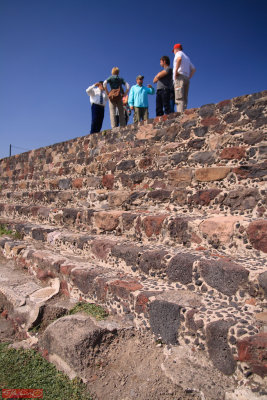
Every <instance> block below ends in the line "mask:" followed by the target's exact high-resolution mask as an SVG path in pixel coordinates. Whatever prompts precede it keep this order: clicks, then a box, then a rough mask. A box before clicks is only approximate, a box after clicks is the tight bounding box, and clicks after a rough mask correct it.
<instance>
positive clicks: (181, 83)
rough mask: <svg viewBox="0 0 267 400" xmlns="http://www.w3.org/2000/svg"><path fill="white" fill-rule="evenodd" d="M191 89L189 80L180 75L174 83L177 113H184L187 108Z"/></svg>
mask: <svg viewBox="0 0 267 400" xmlns="http://www.w3.org/2000/svg"><path fill="white" fill-rule="evenodd" d="M188 88H189V78H187V77H186V76H184V75H179V76H178V78H176V79H175V82H174V91H175V103H176V104H177V112H179V113H182V112H183V111H184V110H185V109H186V107H187V98H185V96H187V95H188Z"/></svg>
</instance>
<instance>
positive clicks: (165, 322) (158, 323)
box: [149, 300, 181, 344]
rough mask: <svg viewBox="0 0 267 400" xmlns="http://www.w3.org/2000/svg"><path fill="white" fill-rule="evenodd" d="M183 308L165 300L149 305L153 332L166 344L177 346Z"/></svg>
mask: <svg viewBox="0 0 267 400" xmlns="http://www.w3.org/2000/svg"><path fill="white" fill-rule="evenodd" d="M180 309H181V307H180V306H179V305H177V304H174V303H169V302H167V301H163V300H155V301H153V302H152V303H151V304H150V305H149V322H150V327H151V330H152V332H153V333H154V334H155V335H156V336H158V337H160V338H161V340H162V341H163V342H164V343H166V344H176V343H177V336H178V329H179V326H180Z"/></svg>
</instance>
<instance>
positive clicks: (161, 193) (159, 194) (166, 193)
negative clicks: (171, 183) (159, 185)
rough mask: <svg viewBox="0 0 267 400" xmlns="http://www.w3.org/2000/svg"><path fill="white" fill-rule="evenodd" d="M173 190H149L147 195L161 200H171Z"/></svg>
mask: <svg viewBox="0 0 267 400" xmlns="http://www.w3.org/2000/svg"><path fill="white" fill-rule="evenodd" d="M170 195H171V191H170V190H162V189H159V190H153V191H152V192H149V193H148V195H147V197H148V198H149V199H153V200H157V201H159V202H163V201H167V200H170Z"/></svg>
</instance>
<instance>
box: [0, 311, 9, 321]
mask: <svg viewBox="0 0 267 400" xmlns="http://www.w3.org/2000/svg"><path fill="white" fill-rule="evenodd" d="M0 315H1V317H3V318H5V319H7V317H8V311H7V310H4V311H3V312H2V313H1V314H0Z"/></svg>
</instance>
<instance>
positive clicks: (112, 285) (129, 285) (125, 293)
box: [108, 279, 143, 299]
mask: <svg viewBox="0 0 267 400" xmlns="http://www.w3.org/2000/svg"><path fill="white" fill-rule="evenodd" d="M108 287H109V291H110V292H111V293H113V294H114V295H115V296H117V297H119V298H121V299H129V297H130V295H131V293H132V292H136V291H137V290H141V289H142V288H143V286H142V285H141V283H140V282H138V281H137V280H134V279H129V280H116V281H114V282H109V284H108Z"/></svg>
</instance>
